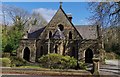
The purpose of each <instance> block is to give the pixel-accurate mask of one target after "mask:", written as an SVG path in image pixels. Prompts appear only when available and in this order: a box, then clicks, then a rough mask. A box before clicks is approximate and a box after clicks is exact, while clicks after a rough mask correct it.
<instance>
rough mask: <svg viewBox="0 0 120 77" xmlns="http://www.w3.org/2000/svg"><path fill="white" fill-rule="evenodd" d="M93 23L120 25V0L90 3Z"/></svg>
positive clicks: (104, 25)
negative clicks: (116, 0) (117, 0)
mask: <svg viewBox="0 0 120 77" xmlns="http://www.w3.org/2000/svg"><path fill="white" fill-rule="evenodd" d="M89 6H90V11H91V12H92V14H93V15H92V16H91V17H90V20H91V21H92V22H93V23H95V24H96V23H99V24H100V25H101V26H103V27H106V26H118V25H120V1H119V2H91V3H89Z"/></svg>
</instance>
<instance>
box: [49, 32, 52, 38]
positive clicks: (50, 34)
mask: <svg viewBox="0 0 120 77" xmlns="http://www.w3.org/2000/svg"><path fill="white" fill-rule="evenodd" d="M51 37H52V32H51V31H50V32H49V39H50V38H51Z"/></svg>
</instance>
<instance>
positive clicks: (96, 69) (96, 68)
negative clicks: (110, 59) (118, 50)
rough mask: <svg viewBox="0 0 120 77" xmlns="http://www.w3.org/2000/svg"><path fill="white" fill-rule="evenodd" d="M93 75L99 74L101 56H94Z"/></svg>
mask: <svg viewBox="0 0 120 77" xmlns="http://www.w3.org/2000/svg"><path fill="white" fill-rule="evenodd" d="M92 60H93V75H99V61H100V59H99V58H93V59H92Z"/></svg>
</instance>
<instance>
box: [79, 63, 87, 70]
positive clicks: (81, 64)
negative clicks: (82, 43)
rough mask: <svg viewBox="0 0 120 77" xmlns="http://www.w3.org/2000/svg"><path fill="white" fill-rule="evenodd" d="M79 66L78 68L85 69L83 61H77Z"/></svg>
mask: <svg viewBox="0 0 120 77" xmlns="http://www.w3.org/2000/svg"><path fill="white" fill-rule="evenodd" d="M79 68H80V69H87V66H86V64H85V63H84V62H79Z"/></svg>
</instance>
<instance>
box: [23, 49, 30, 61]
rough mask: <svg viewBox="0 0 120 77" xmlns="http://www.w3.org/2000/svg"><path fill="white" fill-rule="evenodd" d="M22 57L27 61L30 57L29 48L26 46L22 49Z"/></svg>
mask: <svg viewBox="0 0 120 77" xmlns="http://www.w3.org/2000/svg"><path fill="white" fill-rule="evenodd" d="M23 58H24V59H25V60H27V61H29V59H30V49H29V48H28V47H26V48H25V49H24V54H23Z"/></svg>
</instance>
